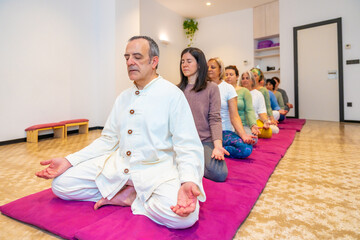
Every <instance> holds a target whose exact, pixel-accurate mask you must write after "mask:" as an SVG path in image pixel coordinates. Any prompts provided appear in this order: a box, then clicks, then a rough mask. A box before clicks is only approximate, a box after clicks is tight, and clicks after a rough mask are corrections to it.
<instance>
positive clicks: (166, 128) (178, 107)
mask: <svg viewBox="0 0 360 240" xmlns="http://www.w3.org/2000/svg"><path fill="white" fill-rule="evenodd" d="M95 157H101V158H103V159H102V160H101V161H99V162H100V163H101V164H99V166H98V168H99V171H98V175H97V177H96V180H95V182H96V184H97V186H98V188H99V190H100V192H101V194H102V196H103V197H109V198H111V197H113V196H114V195H115V194H116V192H117V191H118V190H120V189H121V187H123V186H124V185H125V184H126V182H127V181H128V180H129V178H130V176H131V180H132V182H133V184H134V187H135V190H136V192H137V195H138V196H139V198H140V200H141V201H143V202H145V201H146V200H147V199H148V198H149V197H150V196H151V194H152V192H153V191H154V190H155V189H156V187H157V186H159V185H160V184H161V183H163V182H165V181H168V180H170V179H174V178H179V179H180V182H181V183H183V182H188V181H191V182H194V183H195V184H197V185H198V187H199V189H200V191H201V195H200V196H199V197H198V198H199V200H200V201H205V199H206V197H205V192H204V189H203V186H202V177H203V174H204V150H203V146H202V144H201V141H200V139H199V136H198V133H197V130H196V127H195V124H194V120H193V116H192V114H191V110H190V107H189V104H188V102H187V100H186V98H185V96H184V94H183V93H182V91H181V90H180V89H179V88H178V87H176V86H175V85H173V84H172V83H170V82H168V81H166V80H165V79H163V78H162V77H161V76H159V77H157V78H156V79H154V80H152V81H151V82H150V83H149V84H147V85H146V86H145V87H144V89H142V90H138V89H137V88H136V86H133V87H131V88H129V89H127V90H125V91H124V92H122V93H121V94H120V95H119V96H118V98H117V99H116V102H115V104H114V106H113V109H112V111H111V113H110V116H109V118H108V120H107V122H106V124H105V127H104V129H103V131H102V136H101V137H100V138H98V139H97V140H95V141H94V142H93V143H92V144H90V145H89V146H87V147H86V148H84V149H82V150H80V151H79V152H76V153H74V154H70V155H69V156H67V157H66V158H67V159H68V160H69V162H70V163H71V164H72V165H73V166H75V165H77V164H79V163H81V162H83V161H86V160H88V159H91V158H95Z"/></svg>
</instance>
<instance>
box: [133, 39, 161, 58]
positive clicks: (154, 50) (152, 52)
mask: <svg viewBox="0 0 360 240" xmlns="http://www.w3.org/2000/svg"><path fill="white" fill-rule="evenodd" d="M135 39H145V40H147V41H148V43H149V46H150V49H149V57H150V59H152V58H153V57H155V56H157V57H159V55H160V54H159V52H160V51H159V46H158V45H157V43H156V42H155V41H154V40H153V39H152V38H151V37H148V36H133V37H132V38H130V39H129V41H128V42H131V41H133V40H135Z"/></svg>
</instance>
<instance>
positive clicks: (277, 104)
mask: <svg viewBox="0 0 360 240" xmlns="http://www.w3.org/2000/svg"><path fill="white" fill-rule="evenodd" d="M275 85H276V83H275V80H273V79H266V88H267V89H268V91H269V96H270V103H271V108H272V110H273V115H274V118H275V119H276V120H278V121H283V120H284V119H285V116H286V114H287V113H288V111H286V110H285V109H284V108H285V106H284V102H283V99H282V97H281V95H280V97H279V98H278V99H277V98H276V96H275V94H274V89H275ZM279 94H280V93H279Z"/></svg>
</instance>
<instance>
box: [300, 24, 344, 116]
mask: <svg viewBox="0 0 360 240" xmlns="http://www.w3.org/2000/svg"><path fill="white" fill-rule="evenodd" d="M297 36H298V39H297V41H298V91H299V117H300V118H306V119H313V120H325V121H339V119H340V117H339V71H338V43H337V24H336V23H331V24H326V25H322V26H317V27H312V28H306V29H302V30H299V31H298V35H297Z"/></svg>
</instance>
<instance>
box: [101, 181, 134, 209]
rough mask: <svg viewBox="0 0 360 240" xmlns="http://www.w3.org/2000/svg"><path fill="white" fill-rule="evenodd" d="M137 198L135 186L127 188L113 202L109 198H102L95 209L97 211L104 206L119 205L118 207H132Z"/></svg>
mask: <svg viewBox="0 0 360 240" xmlns="http://www.w3.org/2000/svg"><path fill="white" fill-rule="evenodd" d="M135 198H136V191H135V188H134V187H133V186H126V187H125V188H124V189H122V190H120V191H119V192H118V193H117V194H116V195H115V196H114V197H113V198H112V199H111V200H109V199H107V198H101V199H100V200H99V201H98V202H97V203H95V205H94V209H95V210H97V209H99V208H100V207H102V206H104V205H118V206H123V207H127V206H131V204H132V203H133V202H134V200H135Z"/></svg>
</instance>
